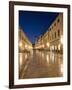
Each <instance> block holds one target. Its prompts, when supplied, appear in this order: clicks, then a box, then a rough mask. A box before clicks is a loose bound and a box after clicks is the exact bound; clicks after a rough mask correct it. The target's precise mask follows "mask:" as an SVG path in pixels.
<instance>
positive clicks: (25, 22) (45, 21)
mask: <svg viewBox="0 0 72 90" xmlns="http://www.w3.org/2000/svg"><path fill="white" fill-rule="evenodd" d="M58 14H59V13H55V12H38V11H19V27H21V28H22V29H23V31H24V33H25V34H26V36H27V37H28V39H29V40H30V41H31V43H33V44H34V43H35V40H36V38H37V37H39V36H40V35H41V34H42V33H44V32H46V31H47V30H48V28H49V26H50V25H51V24H52V22H53V21H54V20H55V18H56V17H57V16H58Z"/></svg>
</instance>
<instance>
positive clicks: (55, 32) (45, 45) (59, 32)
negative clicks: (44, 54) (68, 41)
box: [35, 13, 63, 52]
mask: <svg viewBox="0 0 72 90" xmlns="http://www.w3.org/2000/svg"><path fill="white" fill-rule="evenodd" d="M35 49H40V50H41V49H44V50H52V51H58V52H63V14H62V13H60V14H59V15H58V16H57V17H56V19H55V20H54V21H53V23H52V24H51V25H50V27H49V28H48V30H47V31H46V32H45V33H44V34H42V35H41V36H40V37H38V39H37V40H36V42H35Z"/></svg>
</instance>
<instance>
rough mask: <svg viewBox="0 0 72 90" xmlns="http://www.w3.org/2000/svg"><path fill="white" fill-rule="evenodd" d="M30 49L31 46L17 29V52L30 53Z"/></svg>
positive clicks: (20, 30) (23, 34)
mask: <svg viewBox="0 0 72 90" xmlns="http://www.w3.org/2000/svg"><path fill="white" fill-rule="evenodd" d="M31 49H32V44H31V42H30V41H29V39H28V38H27V36H26V35H25V33H24V32H23V31H22V29H21V28H20V29H19V52H24V51H30V50H31Z"/></svg>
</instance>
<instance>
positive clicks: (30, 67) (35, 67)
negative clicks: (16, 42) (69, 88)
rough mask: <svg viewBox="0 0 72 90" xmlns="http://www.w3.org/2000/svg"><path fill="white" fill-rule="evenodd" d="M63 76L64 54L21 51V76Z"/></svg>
mask: <svg viewBox="0 0 72 90" xmlns="http://www.w3.org/2000/svg"><path fill="white" fill-rule="evenodd" d="M61 76H63V55H62V54H59V53H58V54H57V53H54V52H48V51H39V50H32V51H31V52H26V53H19V78H20V79H24V78H26V79H27V78H46V77H61Z"/></svg>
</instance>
